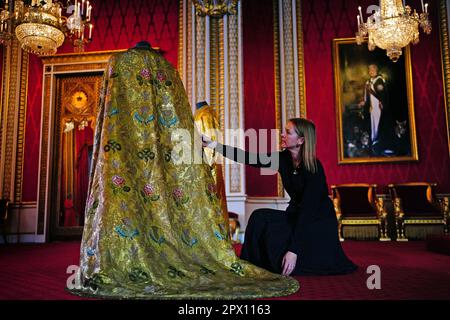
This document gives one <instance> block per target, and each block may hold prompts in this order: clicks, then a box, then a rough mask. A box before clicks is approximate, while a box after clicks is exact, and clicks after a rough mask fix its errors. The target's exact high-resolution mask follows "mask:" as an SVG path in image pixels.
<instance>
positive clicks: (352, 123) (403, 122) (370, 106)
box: [333, 38, 418, 163]
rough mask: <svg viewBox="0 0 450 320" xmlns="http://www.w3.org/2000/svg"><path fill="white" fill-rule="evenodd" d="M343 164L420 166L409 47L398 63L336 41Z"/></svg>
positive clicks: (382, 54) (348, 42)
mask: <svg viewBox="0 0 450 320" xmlns="http://www.w3.org/2000/svg"><path fill="white" fill-rule="evenodd" d="M333 62H334V73H335V74H334V79H335V94H336V104H337V106H336V119H337V129H338V132H337V136H338V146H339V152H338V159H339V163H366V162H395V161H417V160H418V153H417V138H416V130H415V122H414V102H413V94H412V76H411V57H410V52H409V47H407V48H405V49H404V54H403V55H402V56H401V57H400V59H399V60H398V61H397V62H392V60H390V59H389V57H387V56H386V53H385V51H383V50H381V49H379V48H376V49H375V50H374V51H369V50H368V49H367V47H366V46H358V45H357V44H356V41H355V39H354V38H348V39H334V40H333Z"/></svg>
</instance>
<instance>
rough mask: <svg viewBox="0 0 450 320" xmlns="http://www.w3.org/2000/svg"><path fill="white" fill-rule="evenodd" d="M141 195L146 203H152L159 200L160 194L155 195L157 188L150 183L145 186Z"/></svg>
mask: <svg viewBox="0 0 450 320" xmlns="http://www.w3.org/2000/svg"><path fill="white" fill-rule="evenodd" d="M141 194H142V196H143V198H144V202H147V201H148V199H149V200H151V201H156V200H158V199H159V194H156V193H155V187H154V186H153V185H152V184H151V183H148V184H146V185H145V186H144V189H143V190H142V192H141Z"/></svg>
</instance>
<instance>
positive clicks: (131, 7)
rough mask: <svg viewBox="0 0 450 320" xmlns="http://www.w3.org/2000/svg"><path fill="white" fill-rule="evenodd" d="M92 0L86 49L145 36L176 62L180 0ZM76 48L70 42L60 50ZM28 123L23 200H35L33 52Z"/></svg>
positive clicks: (38, 69)
mask: <svg viewBox="0 0 450 320" xmlns="http://www.w3.org/2000/svg"><path fill="white" fill-rule="evenodd" d="M91 3H93V11H92V12H93V22H94V25H95V26H94V29H93V38H94V39H93V41H92V43H90V44H89V45H87V46H86V49H85V50H86V51H104V50H117V49H126V48H130V47H132V46H134V45H135V44H136V43H137V42H139V41H142V40H146V41H149V42H150V43H151V44H152V46H153V47H159V48H161V50H163V54H164V56H165V57H166V58H167V60H169V61H170V62H171V63H172V64H173V65H174V66H177V58H178V8H179V0H153V1H146V0H134V1H132V0H120V1H119V0H109V1H102V0H91ZM70 52H73V48H72V47H71V46H70V45H69V44H64V45H63V46H62V47H61V48H59V49H58V54H60V53H70ZM28 83H29V89H28V100H27V104H28V105H27V124H26V137H25V164H24V173H23V179H24V185H23V192H22V198H23V201H36V199H37V189H36V188H37V181H38V168H39V164H38V162H39V143H38V142H39V134H40V133H39V131H40V129H39V128H40V116H41V99H42V95H41V90H42V63H41V60H40V59H39V58H37V57H36V56H33V55H30V65H29V75H28Z"/></svg>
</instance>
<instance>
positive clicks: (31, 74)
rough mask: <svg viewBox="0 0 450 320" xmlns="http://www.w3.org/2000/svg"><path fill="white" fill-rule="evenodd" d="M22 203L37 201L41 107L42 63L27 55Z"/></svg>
mask: <svg viewBox="0 0 450 320" xmlns="http://www.w3.org/2000/svg"><path fill="white" fill-rule="evenodd" d="M29 58H30V60H29V66H28V96H27V114H26V125H25V142H24V143H25V148H24V159H23V161H24V163H23V185H22V201H25V202H27V201H36V200H37V186H38V174H39V172H38V171H39V147H40V130H41V114H42V113H41V105H42V61H41V59H40V58H39V57H37V56H36V55H33V54H30V55H29Z"/></svg>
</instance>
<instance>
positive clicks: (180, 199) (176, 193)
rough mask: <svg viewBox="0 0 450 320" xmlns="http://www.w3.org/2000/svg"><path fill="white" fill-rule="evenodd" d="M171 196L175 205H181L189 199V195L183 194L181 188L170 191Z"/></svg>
mask: <svg viewBox="0 0 450 320" xmlns="http://www.w3.org/2000/svg"><path fill="white" fill-rule="evenodd" d="M172 196H173V199H174V200H175V203H176V205H177V206H181V205H183V204H185V203H187V202H188V201H189V197H188V196H187V195H185V194H184V192H183V190H182V189H181V188H175V189H174V190H173V191H172Z"/></svg>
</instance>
